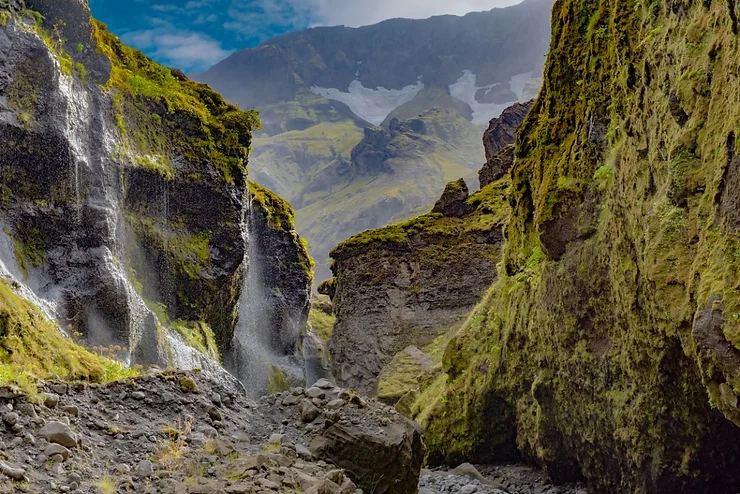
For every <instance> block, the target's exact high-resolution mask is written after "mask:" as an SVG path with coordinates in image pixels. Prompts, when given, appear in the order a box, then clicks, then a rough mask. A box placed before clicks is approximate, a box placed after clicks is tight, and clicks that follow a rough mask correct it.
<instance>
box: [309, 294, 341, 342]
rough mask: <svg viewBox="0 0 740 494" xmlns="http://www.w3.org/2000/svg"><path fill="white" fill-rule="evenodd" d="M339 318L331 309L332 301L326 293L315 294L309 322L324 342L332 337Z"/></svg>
mask: <svg viewBox="0 0 740 494" xmlns="http://www.w3.org/2000/svg"><path fill="white" fill-rule="evenodd" d="M336 321H337V318H336V316H335V315H334V314H332V311H331V301H330V300H329V297H327V296H326V295H315V296H314V298H313V300H312V301H311V311H310V312H309V313H308V324H309V326H311V328H312V329H313V330H314V332H315V333H316V334H317V335H318V337H319V339H321V341H322V342H323V343H324V344H327V343H328V342H329V340H330V339H331V334H332V332H333V331H334V324H335V323H336Z"/></svg>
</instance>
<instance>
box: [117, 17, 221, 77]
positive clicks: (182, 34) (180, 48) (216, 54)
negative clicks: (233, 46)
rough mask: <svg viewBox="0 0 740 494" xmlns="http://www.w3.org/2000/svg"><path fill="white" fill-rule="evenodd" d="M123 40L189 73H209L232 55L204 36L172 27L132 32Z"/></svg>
mask: <svg viewBox="0 0 740 494" xmlns="http://www.w3.org/2000/svg"><path fill="white" fill-rule="evenodd" d="M121 39H122V40H123V41H124V42H125V43H128V44H130V45H131V46H133V47H135V48H138V49H140V50H144V51H146V52H147V53H148V54H149V55H150V56H151V57H152V58H154V59H156V60H159V61H160V62H162V63H164V64H166V65H170V66H173V67H179V68H182V69H185V70H188V71H198V70H205V69H207V68H208V67H211V66H212V65H214V64H215V63H216V62H218V61H220V60H223V59H224V58H226V57H227V56H229V55H230V54H231V53H232V51H230V50H225V49H223V48H222V46H221V43H219V42H218V41H216V40H214V39H212V38H210V37H208V36H206V35H204V34H201V33H196V32H190V31H183V30H178V29H175V28H173V27H172V26H169V25H165V26H162V27H158V28H154V29H149V30H144V31H132V32H130V33H126V34H124V35H123V36H121Z"/></svg>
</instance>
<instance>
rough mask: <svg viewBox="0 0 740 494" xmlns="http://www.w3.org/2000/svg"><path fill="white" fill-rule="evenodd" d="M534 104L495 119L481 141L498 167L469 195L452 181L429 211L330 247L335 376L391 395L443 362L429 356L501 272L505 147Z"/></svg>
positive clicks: (412, 391) (412, 392) (409, 389)
mask: <svg viewBox="0 0 740 494" xmlns="http://www.w3.org/2000/svg"><path fill="white" fill-rule="evenodd" d="M531 106H532V103H531V102H530V103H527V104H524V105H522V104H518V103H517V104H515V105H514V106H512V107H511V108H508V109H507V110H505V111H504V112H503V114H502V115H501V117H500V118H497V119H493V120H492V121H491V125H490V128H489V130H488V131H487V132H486V133H485V138H484V146H481V143H480V142H479V143H478V146H481V147H485V148H486V153H487V154H492V153H494V152H500V154H499V155H498V156H499V159H498V161H496V163H498V164H499V167H498V173H497V174H493V173H483V174H482V175H481V177H482V178H481V190H479V191H478V192H476V193H474V194H472V195H470V193H469V190H468V188H467V185H466V183H465V181H464V180H458V181H454V182H450V183H449V184H448V185H447V187H446V188H445V191H444V193H443V195H442V197H441V198H440V199H439V200H438V201H437V203H436V204H435V205H434V207H433V208H432V207H429V208H428V209H427V210H426V211H424V215H422V216H420V217H418V218H414V219H411V220H409V221H406V222H403V223H400V224H395V225H390V226H387V227H385V228H381V229H378V230H372V231H366V232H363V233H361V234H359V235H356V236H354V237H351V238H349V239H348V240H346V241H344V242H342V243H341V244H339V246H337V248H336V249H334V250H332V252H331V257H332V260H333V263H332V273H333V274H334V278H332V279H331V281H330V282H328V283H327V284H325V285H321V286H320V287H319V289H320V290H321V291H326V290H325V288H326V287H327V285H329V286H331V287H332V288H331V291H330V292H329V291H327V293H329V294H330V295H331V297H332V301H333V308H334V312H335V314H336V318H337V319H336V324H335V326H334V329H333V333H332V338H331V342H330V351H331V355H332V362H333V364H334V366H333V367H334V368H333V370H334V377H335V378H336V380H337V382H338V383H339V384H341V385H344V386H348V387H352V388H354V389H357V390H359V391H361V392H363V393H366V394H368V395H371V396H377V397H378V398H379V399H382V400H383V401H387V402H391V403H395V402H396V401H398V400H399V399H402V398H403V397H404V395H406V394H407V393H408V394H409V395H408V396H407V397H406V399H407V400H409V399H410V398H411V397H412V396H416V393H417V391H418V382H416V381H417V375H418V374H420V373H421V370H422V367H424V369H423V370H424V371H429V372H431V371H434V372H439V371H441V362H436V364H437V365H432V363H435V362H434V360H435V358H437V360H439V357H441V353H442V352H441V350H440V346H443V343H445V342H447V341H449V339H450V336H451V333H452V334H454V330H455V329H457V327H459V325H460V324H461V321H462V320H464V319H465V317H466V316H467V315H468V314H469V313H470V311H471V310H472V309H473V308H474V307H475V306H476V304H477V303H478V302H480V300H481V298H482V297H483V295H484V294H485V292H486V290H488V287H490V285H491V284H492V283H493V281H494V280H495V279H496V277H497V272H496V264H497V263H498V262H499V261H500V260H501V250H502V245H503V240H504V239H503V234H502V230H503V226H504V224H505V222H506V220H507V219H508V215H509V207H508V203H507V202H506V190H507V188H508V186H509V183H510V180H509V178H508V176H507V175H508V173H507V172H508V170H509V168H510V167H511V164H512V163H513V153H510V152H509V151H510V150H511V149H512V148H513V146H512V144H513V143H514V138H515V137H514V132H515V131H516V128H517V126H518V125H519V124H520V123H521V122H522V121H523V120H524V118H525V116H526V115H527V111H528V109H529V108H531ZM504 149H506V152H502V153H501V151H504ZM505 157H509V159H504V158H505ZM493 161H495V157H494V156H493V155H492V156H491V160H490V161H489V163H491V162H493ZM487 168H488V167H487V166H486V167H484V170H485V169H487ZM357 287H361V289H359V290H358V289H357ZM358 342H359V343H360V344H358ZM368 350H370V351H368ZM399 359H400V360H401V361H402V362H403V364H399V365H396V364H397V363H398V361H399ZM395 368H397V369H398V370H394V369H395ZM410 369H411V370H410Z"/></svg>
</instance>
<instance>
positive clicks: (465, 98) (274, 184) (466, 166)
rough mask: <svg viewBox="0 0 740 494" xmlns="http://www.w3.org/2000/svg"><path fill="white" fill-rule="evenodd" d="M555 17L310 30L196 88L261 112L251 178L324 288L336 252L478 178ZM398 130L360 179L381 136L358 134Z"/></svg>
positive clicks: (526, 91)
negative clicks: (371, 141) (305, 251)
mask: <svg viewBox="0 0 740 494" xmlns="http://www.w3.org/2000/svg"><path fill="white" fill-rule="evenodd" d="M551 5H552V0H525V1H524V2H522V3H521V4H519V5H516V6H513V7H507V8H501V9H493V10H491V11H488V12H477V13H471V14H468V15H466V16H464V17H456V16H449V15H448V16H439V17H432V18H430V19H426V20H407V19H393V20H389V21H385V22H381V23H379V24H376V25H373V26H366V27H361V28H347V27H322V28H313V29H308V30H306V31H301V32H297V33H291V34H288V35H285V36H281V37H278V38H274V39H272V40H269V41H267V42H265V43H263V44H262V45H260V46H258V47H257V48H253V49H247V50H243V51H240V52H237V53H234V54H233V55H231V56H230V57H229V58H227V59H226V60H224V61H222V62H220V63H219V64H217V65H215V66H214V67H212V68H211V69H210V70H208V71H207V72H205V73H202V74H197V75H195V77H196V78H197V79H199V80H201V81H203V82H206V83H208V84H210V85H211V86H212V87H214V88H215V89H216V90H218V91H219V92H221V93H222V94H224V95H225V96H226V97H227V98H228V99H230V100H231V101H234V102H236V103H238V104H239V105H240V106H241V107H243V108H253V107H254V108H257V109H259V110H260V112H261V115H262V120H263V124H264V127H265V130H264V131H263V132H262V133H261V134H257V135H256V136H255V137H256V138H255V140H254V153H253V154H252V157H251V158H250V174H251V177H252V179H253V180H255V181H256V182H259V183H261V184H263V185H265V186H267V187H269V188H272V189H273V190H275V191H276V192H278V193H279V194H280V195H282V196H283V197H285V198H286V199H288V200H289V201H291V203H292V204H293V205H294V206H295V207H296V210H297V216H296V223H297V227H298V229H299V231H300V232H301V233H303V234H304V235H305V236H306V238H307V239H308V242H309V245H310V247H311V251H312V254H313V255H314V257H315V258H316V260H317V264H318V266H317V275H316V278H317V281H321V280H322V278H324V277H327V276H328V275H329V272H328V269H326V267H325V266H322V261H323V260H324V259H326V258H327V257H328V252H329V250H330V249H331V248H332V247H334V245H336V244H337V243H338V242H340V241H341V240H343V239H344V238H346V237H347V236H350V235H352V234H355V233H358V232H359V231H362V230H363V229H367V228H377V227H381V226H384V225H385V224H387V223H388V222H389V221H391V220H392V219H394V218H399V217H404V216H405V215H408V214H409V213H410V212H411V211H413V210H416V209H418V208H419V207H420V206H423V205H424V204H427V203H430V202H432V201H433V200H434V199H435V198H436V197H437V196H438V195H439V193H440V191H441V190H442V188H443V187H444V185H445V183H447V181H449V180H451V179H456V178H460V177H462V176H470V177H474V175H475V172H477V170H478V169H479V168H480V166H481V164H482V163H484V162H485V156H484V154H483V152H482V150H481V149H482V148H481V146H480V139H481V136H482V134H483V131H484V130H485V127H484V125H487V124H488V121H489V120H490V119H491V118H494V117H497V116H499V115H500V113H501V112H502V111H503V110H504V109H505V108H506V107H508V106H510V105H511V104H512V103H513V102H516V101H520V100H528V99H530V98H532V97H533V96H534V95H536V93H537V91H538V90H539V86H540V83H541V82H540V81H541V75H542V68H543V64H544V60H545V54H546V52H547V48H548V44H549V37H550V8H551ZM431 110H433V111H431ZM394 119H396V120H397V123H396V126H397V128H403V129H404V131H403V132H401V134H398V133H397V132H396V134H395V135H394V137H393V138H392V142H389V143H387V144H388V145H389V146H390V148H389V149H386V150H385V151H377V153H379V154H377V157H378V159H379V160H380V162H383V163H386V165H385V166H379V167H370V168H369V169H364V168H363V166H362V165H361V164H360V163H358V162H357V157H358V156H361V155H362V154H363V149H365V151H366V150H367V139H368V137H370V138H372V136H377V135H380V134H379V133H378V132H381V131H370V133H369V134H368V132H366V130H367V129H369V128H372V127H374V126H381V127H383V128H385V129H386V130H385V131H382V132H387V133H392V132H391V131H390V129H389V126H390V125H391V122H392V121H394ZM414 122H416V123H414ZM419 122H423V124H424V125H423V129H415V127H414V125H417V124H418V123H419ZM416 130H421V132H416ZM382 132H381V133H382ZM399 135H401V136H402V138H400V139H399ZM410 135H415V136H416V137H413V138H409V137H408V136H410ZM422 142H426V144H424V145H422V146H421V147H419V145H420V143H422ZM429 143H433V145H431V144H429ZM402 145H408V146H410V148H409V149H407V150H403V149H401V146H402ZM385 152H387V155H383V153H385ZM409 170H412V171H409ZM469 182H470V185H471V186H472V187H473V188H475V187H474V186H475V185H476V184H475V181H474V180H470V181H469Z"/></svg>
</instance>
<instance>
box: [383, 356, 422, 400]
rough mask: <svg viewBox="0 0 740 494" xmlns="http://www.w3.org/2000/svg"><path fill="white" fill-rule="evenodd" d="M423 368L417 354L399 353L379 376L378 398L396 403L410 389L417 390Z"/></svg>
mask: <svg viewBox="0 0 740 494" xmlns="http://www.w3.org/2000/svg"><path fill="white" fill-rule="evenodd" d="M422 370H423V365H422V362H421V360H419V358H418V357H417V356H415V355H411V354H409V353H407V352H405V351H403V352H401V353H399V354H398V355H396V356H395V357H393V360H391V361H390V362H389V363H388V365H386V366H385V367H384V368H383V371H382V372H381V373H380V376H379V377H378V394H377V397H378V399H379V400H381V401H390V402H394V403H395V402H396V401H398V400H399V399H400V398H401V397H402V396H403V395H405V394H406V393H408V392H409V391H414V390H416V389H417V388H418V378H419V375H420V374H421V372H422Z"/></svg>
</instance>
